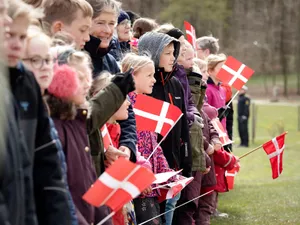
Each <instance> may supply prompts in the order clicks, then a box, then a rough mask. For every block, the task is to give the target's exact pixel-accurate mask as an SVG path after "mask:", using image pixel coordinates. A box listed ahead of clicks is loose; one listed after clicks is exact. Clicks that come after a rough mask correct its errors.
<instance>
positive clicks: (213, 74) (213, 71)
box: [208, 62, 224, 81]
mask: <svg viewBox="0 0 300 225" xmlns="http://www.w3.org/2000/svg"><path fill="white" fill-rule="evenodd" d="M223 64H224V62H220V63H218V64H217V65H216V67H215V68H214V69H210V70H209V71H208V74H209V76H210V77H211V78H213V79H215V80H217V81H220V80H219V79H217V74H218V73H219V71H220V69H221V68H222V66H223Z"/></svg>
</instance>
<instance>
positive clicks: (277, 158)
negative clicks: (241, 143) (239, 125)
mask: <svg viewBox="0 0 300 225" xmlns="http://www.w3.org/2000/svg"><path fill="white" fill-rule="evenodd" d="M286 134H287V133H286V132H285V133H283V134H281V135H279V136H277V137H276V138H273V139H272V140H271V141H268V142H266V143H265V144H263V148H264V150H265V152H266V153H267V155H268V157H269V159H270V163H271V167H272V177H273V179H276V178H277V177H279V175H280V174H281V173H282V170H283V167H282V157H283V150H284V147H285V144H284V140H285V135H286Z"/></svg>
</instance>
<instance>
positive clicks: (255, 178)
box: [211, 105, 300, 225]
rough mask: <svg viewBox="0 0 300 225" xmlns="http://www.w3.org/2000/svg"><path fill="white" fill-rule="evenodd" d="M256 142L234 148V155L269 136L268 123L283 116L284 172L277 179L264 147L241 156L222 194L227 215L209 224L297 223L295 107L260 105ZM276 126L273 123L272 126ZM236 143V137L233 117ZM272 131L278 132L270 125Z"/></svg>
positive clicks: (299, 168)
mask: <svg viewBox="0 0 300 225" xmlns="http://www.w3.org/2000/svg"><path fill="white" fill-rule="evenodd" d="M258 107H259V108H258V118H257V134H256V140H255V143H251V147H250V148H249V149H246V148H237V147H235V148H234V150H233V151H234V154H235V155H237V156H240V155H242V154H243V153H245V152H247V151H249V150H251V149H252V148H254V147H256V146H259V145H261V144H263V143H264V142H266V141H268V140H270V139H271V138H272V137H273V136H272V134H271V133H272V132H271V131H270V127H272V126H274V124H276V123H277V122H278V120H280V119H281V120H283V121H284V122H283V123H284V126H285V130H287V131H288V132H289V133H288V135H287V137H286V148H285V151H284V156H283V173H282V175H281V176H280V177H279V178H277V179H276V180H273V179H272V171H271V166H270V162H269V159H268V157H267V156H266V154H265V152H264V150H263V149H261V150H258V151H256V152H254V153H252V154H250V155H249V156H247V157H245V158H243V159H241V170H240V173H239V174H238V175H237V176H236V178H235V188H234V190H232V191H230V192H227V193H224V194H221V195H220V197H219V207H218V208H219V210H220V211H221V212H226V213H228V214H229V218H224V219H216V218H214V219H212V223H211V224H212V225H250V224H251V225H253V224H255V225H256V224H257V225H281V224H282V225H285V224H293V225H298V224H300V138H299V137H300V132H298V131H297V124H298V121H297V120H298V116H297V108H296V107H291V106H272V105H267V106H266V105H259V106H258ZM274 127H275V126H274ZM234 131H235V133H234V134H235V138H234V140H235V145H237V144H239V138H238V133H237V127H236V120H235V130H234ZM273 132H274V134H275V133H276V134H280V131H279V130H276V129H273Z"/></svg>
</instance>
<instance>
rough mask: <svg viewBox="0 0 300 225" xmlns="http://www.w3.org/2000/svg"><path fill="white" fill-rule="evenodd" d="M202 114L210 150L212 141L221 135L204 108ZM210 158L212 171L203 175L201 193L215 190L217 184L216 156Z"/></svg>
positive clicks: (205, 135)
mask: <svg viewBox="0 0 300 225" xmlns="http://www.w3.org/2000/svg"><path fill="white" fill-rule="evenodd" d="M201 116H202V118H203V124H204V127H203V139H204V142H205V147H206V148H205V150H206V151H207V150H208V146H209V144H210V143H211V142H212V140H213V139H216V138H219V135H218V133H217V131H216V130H215V129H214V127H213V125H212V124H211V122H210V119H209V117H208V116H207V114H206V113H205V112H204V110H202V111H201ZM209 158H210V166H211V168H210V171H209V172H208V173H207V174H205V175H203V178H202V187H201V193H205V192H208V191H210V190H214V189H215V187H216V184H217V181H216V174H215V164H214V157H213V155H210V156H209Z"/></svg>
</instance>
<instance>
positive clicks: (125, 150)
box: [119, 146, 131, 159]
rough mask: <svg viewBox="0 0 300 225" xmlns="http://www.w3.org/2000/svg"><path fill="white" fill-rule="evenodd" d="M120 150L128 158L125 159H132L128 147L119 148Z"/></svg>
mask: <svg viewBox="0 0 300 225" xmlns="http://www.w3.org/2000/svg"><path fill="white" fill-rule="evenodd" d="M119 150H120V151H122V152H124V153H125V154H126V155H127V156H126V157H125V158H126V159H129V158H130V155H131V151H130V149H129V148H127V147H126V146H120V147H119Z"/></svg>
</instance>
